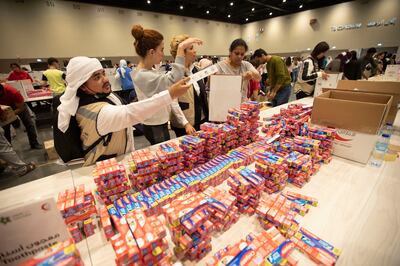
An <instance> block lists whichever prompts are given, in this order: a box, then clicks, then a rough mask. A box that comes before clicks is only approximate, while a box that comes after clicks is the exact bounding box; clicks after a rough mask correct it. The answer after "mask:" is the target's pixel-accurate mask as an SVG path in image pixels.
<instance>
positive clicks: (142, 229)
mask: <svg viewBox="0 0 400 266" xmlns="http://www.w3.org/2000/svg"><path fill="white" fill-rule="evenodd" d="M111 217H112V219H113V222H114V224H115V227H116V230H117V231H118V233H117V234H116V235H114V236H113V237H111V239H110V242H111V245H112V247H113V249H114V251H115V254H116V258H115V262H116V264H117V265H171V254H169V252H168V242H167V240H166V239H165V237H166V231H165V229H164V225H163V223H162V222H161V221H160V220H159V219H158V218H157V217H156V216H154V215H153V216H147V215H146V214H145V213H144V212H143V211H142V210H140V209H136V210H134V211H132V212H129V213H127V214H126V215H125V217H121V216H118V215H117V214H116V215H112V216H111Z"/></svg>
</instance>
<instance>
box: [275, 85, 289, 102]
mask: <svg viewBox="0 0 400 266" xmlns="http://www.w3.org/2000/svg"><path fill="white" fill-rule="evenodd" d="M290 93H292V86H291V85H290V84H289V85H286V86H285V87H282V88H281V89H280V90H279V91H278V93H277V94H276V95H275V98H274V99H273V100H272V106H273V107H275V106H278V105H281V104H285V103H288V102H289V97H290Z"/></svg>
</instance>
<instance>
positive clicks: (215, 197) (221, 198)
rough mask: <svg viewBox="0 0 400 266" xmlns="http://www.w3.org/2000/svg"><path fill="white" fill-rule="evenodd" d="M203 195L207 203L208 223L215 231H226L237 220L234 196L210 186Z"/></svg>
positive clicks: (237, 213) (237, 214)
mask: <svg viewBox="0 0 400 266" xmlns="http://www.w3.org/2000/svg"><path fill="white" fill-rule="evenodd" d="M203 194H204V195H206V198H207V201H208V205H209V213H210V221H211V222H212V223H213V224H214V227H215V229H216V230H217V231H226V230H228V229H229V228H230V227H231V225H232V224H234V223H236V222H237V221H238V220H239V210H238V208H237V207H236V206H235V203H236V197H235V196H233V195H231V194H230V193H229V192H227V191H225V190H222V189H219V188H215V187H211V186H210V187H208V188H207V189H206V190H204V192H203Z"/></svg>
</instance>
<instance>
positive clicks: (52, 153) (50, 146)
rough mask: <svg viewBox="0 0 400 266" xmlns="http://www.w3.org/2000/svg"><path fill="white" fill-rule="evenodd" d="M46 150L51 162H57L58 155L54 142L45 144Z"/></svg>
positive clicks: (50, 141) (48, 141) (49, 141)
mask: <svg viewBox="0 0 400 266" xmlns="http://www.w3.org/2000/svg"><path fill="white" fill-rule="evenodd" d="M43 144H44V149H45V150H46V153H47V156H48V158H49V160H57V159H58V153H57V151H56V149H55V148H54V140H47V141H45V142H44V143H43Z"/></svg>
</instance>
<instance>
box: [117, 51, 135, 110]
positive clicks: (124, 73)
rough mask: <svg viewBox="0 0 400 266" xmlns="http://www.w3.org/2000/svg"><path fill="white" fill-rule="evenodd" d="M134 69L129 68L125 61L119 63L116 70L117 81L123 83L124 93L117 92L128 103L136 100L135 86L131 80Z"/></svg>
mask: <svg viewBox="0 0 400 266" xmlns="http://www.w3.org/2000/svg"><path fill="white" fill-rule="evenodd" d="M131 72H132V69H130V68H129V67H128V63H127V62H126V61H125V59H121V60H120V61H119V68H117V70H116V74H115V79H116V80H119V81H120V83H121V89H122V91H117V94H118V95H119V96H121V98H122V99H124V100H125V101H126V102H127V103H130V102H131V101H132V100H133V99H135V98H136V92H135V86H134V85H133V81H132V78H131Z"/></svg>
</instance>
